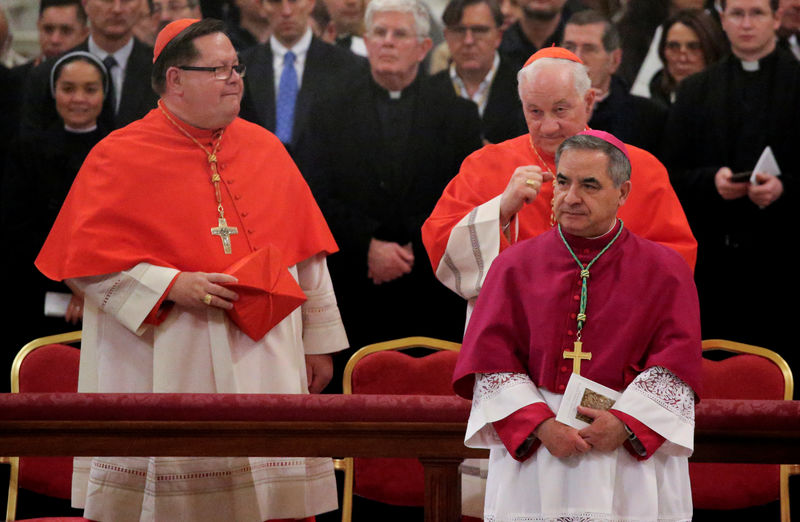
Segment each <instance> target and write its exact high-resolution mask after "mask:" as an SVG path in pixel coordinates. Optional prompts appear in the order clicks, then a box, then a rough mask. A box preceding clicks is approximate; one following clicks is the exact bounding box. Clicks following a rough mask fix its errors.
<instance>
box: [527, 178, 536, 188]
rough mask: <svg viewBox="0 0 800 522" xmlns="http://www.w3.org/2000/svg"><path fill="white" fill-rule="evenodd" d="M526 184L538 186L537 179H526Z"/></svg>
mask: <svg viewBox="0 0 800 522" xmlns="http://www.w3.org/2000/svg"><path fill="white" fill-rule="evenodd" d="M525 184H526V185H528V186H529V187H536V181H535V180H532V179H526V180H525Z"/></svg>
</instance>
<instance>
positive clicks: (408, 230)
mask: <svg viewBox="0 0 800 522" xmlns="http://www.w3.org/2000/svg"><path fill="white" fill-rule="evenodd" d="M366 27H367V31H366V34H365V41H366V45H367V53H368V58H369V63H370V73H371V74H370V75H368V76H367V77H364V78H362V79H359V80H358V81H356V82H355V83H354V84H353V85H351V86H350V88H349V90H348V91H347V92H346V93H340V94H337V95H334V96H332V97H330V98H328V99H326V100H323V101H322V102H321V103H320V105H319V106H318V107H319V110H315V112H314V114H315V117H316V120H315V125H314V128H313V130H312V131H311V132H309V133H308V136H309V138H310V139H309V140H308V141H304V142H303V143H301V144H300V145H301V146H300V147H298V153H299V154H300V156H301V159H300V163H301V164H303V165H305V167H304V168H305V170H304V171H303V172H304V174H305V175H306V178H307V179H308V182H309V185H310V186H311V189H312V191H313V192H314V195H315V197H316V198H317V201H318V202H319V204H320V208H321V209H322V211H323V213H324V214H325V218H326V219H327V221H328V225H329V226H330V228H331V231H332V232H333V235H334V238H335V239H336V241H337V244H338V245H339V248H340V252H339V253H337V254H334V255H333V256H331V257H330V258H329V266H330V269H331V276H332V280H333V282H334V287H335V288H336V293H337V301H338V303H339V309H340V311H341V313H342V317H343V320H344V323H345V328H346V329H347V335H348V338H349V339H350V346H351V347H353V348H358V347H361V346H363V345H365V344H369V343H374V342H378V341H384V340H387V339H392V338H397V337H404V336H409V335H428V336H432V337H441V338H448V339H451V340H458V339H460V338H461V333H462V331H463V323H464V303H463V301H459V300H458V299H454V297H455V294H453V293H452V292H449V291H448V290H447V289H446V288H445V287H444V286H442V285H441V284H440V283H438V282H437V281H436V279H435V277H434V275H433V270H432V269H431V265H430V263H429V262H428V259H427V256H426V254H425V250H424V248H423V246H422V239H421V235H420V227H421V225H422V223H423V221H424V220H425V218H426V217H427V216H428V214H429V213H430V212H431V210H432V209H433V206H434V204H435V203H436V201H437V199H438V198H439V196H440V195H441V193H442V190H443V189H444V187H445V185H446V184H447V183H448V182H449V181H450V179H451V178H452V177H453V176H454V175H455V174H456V173H457V172H458V168H459V166H460V165H461V162H462V160H463V159H464V158H465V157H466V156H467V155H468V154H469V153H471V152H472V151H474V150H476V149H477V148H478V147H480V144H481V142H480V120H479V118H478V113H477V110H476V107H475V105H474V104H473V103H471V102H469V101H467V100H464V99H462V98H459V97H457V96H455V95H454V94H453V92H452V87H450V86H446V88H441V87H437V86H436V85H434V84H432V83H430V80H429V79H428V78H425V77H423V76H422V75H420V74H418V72H419V64H420V62H422V60H423V59H424V58H425V55H426V54H427V52H428V51H429V50H430V48H431V39H430V38H429V37H428V31H429V19H428V17H427V14H426V12H425V10H424V7H423V6H422V5H421V4H420V3H419V2H418V0H372V1H371V2H370V3H369V5H368V7H367V13H366ZM350 353H352V352H348V353H346V354H345V356H344V357H348V356H349V355H350ZM344 362H346V359H345V358H342V357H340V358H339V360H338V361H337V360H336V359H334V365H335V371H336V372H338V374H339V375H341V370H342V367H343V364H344ZM336 378H337V375H336V374H335V375H334V379H333V381H331V382H336ZM339 382H341V380H339Z"/></svg>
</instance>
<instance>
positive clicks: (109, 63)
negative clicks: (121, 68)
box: [103, 54, 119, 115]
mask: <svg viewBox="0 0 800 522" xmlns="http://www.w3.org/2000/svg"><path fill="white" fill-rule="evenodd" d="M103 65H105V66H106V70H107V71H108V103H109V104H111V108H112V109H114V114H115V115H116V114H117V91H116V89H115V88H114V76H113V75H112V74H111V69H113V68H114V67H116V66H117V65H119V64H118V63H117V60H116V58H114V55H113V54H109V55H108V56H106V57H105V58H103Z"/></svg>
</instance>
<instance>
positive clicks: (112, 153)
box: [36, 109, 337, 280]
mask: <svg viewBox="0 0 800 522" xmlns="http://www.w3.org/2000/svg"><path fill="white" fill-rule="evenodd" d="M172 118H173V120H175V121H176V122H179V123H181V122H180V120H178V118H177V117H175V116H172ZM181 125H182V127H184V128H185V129H186V130H187V131H188V132H190V133H191V134H192V135H193V136H194V137H195V138H196V139H198V140H199V141H200V143H202V144H203V145H204V146H205V147H207V148H208V150H211V142H212V138H213V136H212V132H211V131H207V130H201V129H196V128H194V127H190V126H188V125H185V124H182V123H181ZM217 157H218V159H219V173H220V176H221V177H222V180H223V181H222V183H220V189H221V194H222V204H223V206H224V209H225V217H226V219H227V221H228V225H229V226H233V227H237V228H238V229H239V233H238V234H236V235H232V236H231V245H232V254H230V255H227V254H225V253H224V252H223V248H222V241H221V239H220V238H219V237H218V236H212V235H211V228H212V227H215V226H217V220H218V213H217V203H216V197H215V195H214V185H213V184H212V183H211V181H210V178H211V174H210V169H209V165H208V162H207V159H206V154H205V153H203V152H202V151H201V150H200V148H199V147H197V145H196V144H194V143H193V142H191V141H190V140H189V138H187V137H186V136H185V135H184V134H183V133H181V132H180V131H179V130H178V129H176V128H175V127H174V126H173V125H172V124H171V123H170V122H169V121H167V119H166V118H165V117H164V115H163V114H162V113H161V112H160V111H159V110H158V109H154V110H152V111H150V113H149V114H147V115H146V116H145V117H144V118H142V119H141V120H139V121H136V122H134V123H132V124H131V125H128V126H127V127H125V128H123V129H120V130H118V131H116V132H114V133H112V134H110V135H109V136H108V137H107V138H106V139H104V140H103V141H101V142H100V143H98V144H97V146H96V147H95V148H94V149H93V150H92V151H91V153H90V154H89V156H88V157H87V158H86V161H85V162H84V164H83V167H82V168H81V170H80V172H79V173H78V176H77V178H76V179H75V182H74V184H73V186H72V189H71V190H70V193H69V195H68V196H67V199H66V201H65V202H64V205H63V207H62V208H61V212H60V214H59V215H58V218H57V219H56V222H55V224H54V225H53V228H52V230H51V231H50V235H49V236H48V238H47V241H46V242H45V244H44V247H42V250H41V252H40V253H39V257H38V258H37V259H36V266H37V267H38V268H39V270H40V271H41V272H42V273H43V274H45V275H46V276H47V277H49V278H51V279H55V280H62V279H66V278H73V277H83V276H90V275H101V274H108V273H114V272H119V271H122V270H128V269H130V268H132V267H133V266H135V265H137V264H138V263H141V262H147V263H151V264H154V265H158V266H164V267H173V268H177V269H179V270H182V271H203V272H224V271H225V269H227V268H228V267H229V266H230V265H232V264H233V263H235V262H237V261H239V260H240V259H242V258H244V257H245V256H247V255H249V254H250V253H252V252H254V251H256V250H259V249H262V248H265V247H267V246H268V245H271V246H273V247H275V248H277V250H278V251H279V252H280V255H281V258H282V263H283V264H284V265H285V266H287V267H288V266H292V265H295V264H297V263H298V262H300V261H302V260H304V259H307V258H309V257H311V256H313V255H315V254H317V253H320V252H325V253H327V254H331V253H333V252H335V251H336V250H337V247H336V243H335V242H334V240H333V236H332V235H331V233H330V231H329V230H328V226H327V224H326V223H325V219H324V218H323V216H322V213H321V212H320V210H319V208H318V207H317V204H316V202H315V201H314V198H313V197H312V195H311V191H310V190H309V188H308V186H307V185H306V183H305V180H304V179H303V177H302V175H301V174H300V172H299V171H298V170H297V167H296V166H295V165H294V162H293V161H292V160H291V158H290V157H289V155H288V153H287V152H286V150H285V149H284V147H283V145H281V143H280V141H279V140H278V139H277V138H276V137H275V136H274V135H272V134H270V133H269V132H267V131H265V130H264V129H263V128H261V127H259V126H257V125H254V124H251V123H248V122H246V121H244V120H241V119H238V118H237V119H236V120H234V121H233V122H232V123H231V124H230V125H228V127H226V129H225V133H224V136H223V138H222V142H221V145H220V148H219V150H218V152H217Z"/></svg>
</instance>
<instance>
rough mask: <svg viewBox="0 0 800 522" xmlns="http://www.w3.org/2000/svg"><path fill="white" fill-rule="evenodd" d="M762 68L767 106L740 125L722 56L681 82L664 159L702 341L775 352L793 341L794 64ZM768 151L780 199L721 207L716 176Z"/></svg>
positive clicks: (797, 98)
mask: <svg viewBox="0 0 800 522" xmlns="http://www.w3.org/2000/svg"><path fill="white" fill-rule="evenodd" d="M761 67H762V69H763V70H764V73H763V74H765V75H768V77H767V85H768V87H767V92H764V93H762V95H761V96H759V97H758V98H759V99H760V100H763V106H764V107H763V111H760V114H759V115H758V118H760V119H762V121H761V122H758V121H756V120H754V119H752V118H750V117H747V118H745V117H743V114H742V113H743V109H742V105H741V102H740V93H739V92H735V91H734V85H736V84H737V82H736V81H735V79H736V77H737V76H736V75H740V74H741V73H740V72H738V70H739V69H740V68H741V63H740V62H739V60H738V59H736V58H734V57H732V56H729V57H727V58H726V59H723V60H722V61H721V62H719V63H717V64H714V65H712V66H710V67H709V68H708V69H706V70H705V71H703V72H700V73H698V74H695V75H692V76H690V77H689V78H686V79H685V80H684V81H683V82H681V85H680V87H679V89H678V95H677V98H676V100H675V103H674V104H673V105H672V108H671V110H670V116H669V120H668V123H667V127H666V130H665V135H664V151H663V154H664V162H665V164H666V166H667V168H668V169H669V171H670V179H671V180H672V183H673V185H674V187H675V189H676V192H677V194H678V197H679V199H680V200H681V203H682V204H683V206H684V210H685V211H686V216H687V218H688V219H689V224H690V225H691V227H692V231H693V232H694V234H695V237H696V238H697V241H698V261H697V269H696V272H695V279H696V281H697V284H698V292H699V294H700V304H701V315H702V320H703V336H704V337H705V338H708V337H712V336H713V337H723V338H727V339H732V340H735V341H741V342H746V343H751V344H757V345H762V346H767V347H772V348H777V349H781V347H788V346H789V341H790V338H791V336H789V335H786V334H785V328H784V327H785V325H786V320H785V317H786V316H785V315H784V313H785V309H784V308H783V305H782V304H781V303H782V302H783V301H784V299H786V298H789V299H791V298H793V296H795V295H796V293H797V289H798V285H797V282H796V281H797V278H794V277H791V276H789V275H788V274H787V273H786V272H785V268H786V267H787V266H789V265H790V264H791V258H790V257H789V253H788V252H787V250H786V249H787V246H786V243H787V242H786V239H787V237H786V231H787V228H786V227H788V226H793V225H794V224H796V223H797V208H796V205H797V203H796V195H795V179H794V178H795V177H796V176H797V175H798V174H799V173H800V157H799V156H798V155H797V144H798V136H800V119H799V118H798V114H800V64H798V63H797V62H796V61H795V60H794V58H793V57H792V56H790V55H789V54H787V53H786V52H785V51H783V50H781V49H778V50H777V51H776V52H775V53H773V54H771V55H770V56H768V57H766V58H764V59H762V60H761ZM751 112H753V111H751ZM743 136H744V137H746V139H742V138H743ZM767 145H769V146H770V147H771V148H772V151H773V153H774V154H775V158H776V160H777V162H778V165H779V167H780V169H781V171H782V174H781V177H780V179H781V181H782V183H783V188H784V192H783V194H782V196H781V197H780V198H779V199H778V200H777V201H775V202H774V203H772V204H771V205H769V206H768V207H767V208H764V209H760V208H758V207H757V206H756V205H755V204H754V203H753V202H752V201H751V200H750V199H749V198H748V197H747V196H745V197H742V198H738V199H734V200H724V199H722V197H721V196H720V195H719V193H718V192H717V189H716V186H715V183H714V177H715V174H716V172H717V171H718V170H719V169H720V168H721V167H724V166H727V167H729V168H730V169H731V170H732V171H733V172H740V171H747V170H752V169H753V167H755V165H756V162H757V161H758V159H759V156H760V155H761V153H762V151H763V150H764V147H766V146H767ZM634 190H635V189H634ZM790 296H791V297H790ZM793 351H794V347H792V352H793ZM782 355H784V357H786V356H787V355H788V352H786V351H784V352H783V353H782ZM797 362H798V363H800V358H798V359H797Z"/></svg>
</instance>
